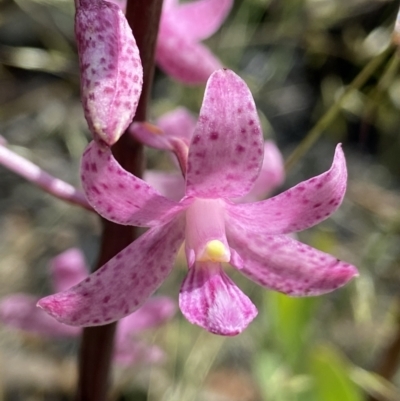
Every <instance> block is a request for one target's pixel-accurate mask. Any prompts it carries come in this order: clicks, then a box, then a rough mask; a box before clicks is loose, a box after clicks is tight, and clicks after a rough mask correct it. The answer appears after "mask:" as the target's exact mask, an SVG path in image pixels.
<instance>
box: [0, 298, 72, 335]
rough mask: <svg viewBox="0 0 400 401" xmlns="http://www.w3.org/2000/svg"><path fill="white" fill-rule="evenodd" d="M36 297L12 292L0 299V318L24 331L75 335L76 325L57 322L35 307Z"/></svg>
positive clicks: (8, 324)
mask: <svg viewBox="0 0 400 401" xmlns="http://www.w3.org/2000/svg"><path fill="white" fill-rule="evenodd" d="M37 301H38V298H37V297H33V296H30V295H26V294H12V295H9V296H8V297H5V298H3V299H2V300H1V301H0V320H1V321H2V322H3V323H4V324H6V325H7V326H11V327H14V328H16V329H20V330H23V331H26V332H30V333H35V334H40V335H44V336H50V337H53V336H54V337H59V336H65V337H71V336H72V337H75V336H77V335H78V334H79V332H80V329H79V328H78V327H71V326H67V325H64V324H61V323H59V322H57V320H55V319H54V318H52V317H51V316H49V315H48V314H47V313H46V312H44V311H42V310H41V309H39V308H37V307H36V303H37Z"/></svg>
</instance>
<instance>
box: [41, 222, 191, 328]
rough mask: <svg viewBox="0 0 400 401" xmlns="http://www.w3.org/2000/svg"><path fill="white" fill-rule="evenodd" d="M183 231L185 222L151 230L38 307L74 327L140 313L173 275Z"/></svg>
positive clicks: (91, 324) (101, 322)
mask: <svg viewBox="0 0 400 401" xmlns="http://www.w3.org/2000/svg"><path fill="white" fill-rule="evenodd" d="M184 231H185V229H184V218H183V217H178V218H176V219H174V220H173V221H172V222H170V223H168V224H166V225H164V226H158V227H154V228H151V229H150V230H148V231H147V232H146V233H145V234H143V235H142V236H141V237H140V238H138V239H137V240H136V241H134V242H133V243H132V244H131V245H129V246H127V247H126V248H125V249H124V250H122V251H121V252H120V253H118V254H117V255H116V256H115V257H114V258H112V259H111V260H110V261H109V262H107V263H106V264H105V265H104V266H103V267H101V268H100V269H99V270H97V271H96V272H95V273H93V274H91V275H90V276H89V277H88V278H87V279H85V280H84V281H82V282H81V283H79V284H78V285H76V286H75V287H72V288H71V289H69V290H67V291H64V292H61V293H58V294H55V295H51V296H49V297H46V298H43V299H41V300H40V301H39V302H38V306H39V307H41V308H43V309H44V310H45V311H46V312H48V313H49V314H50V315H52V316H53V317H55V318H56V319H57V320H59V321H60V322H63V323H66V324H70V325H72V326H98V325H102V324H105V323H110V322H113V321H115V320H118V319H121V318H123V317H125V316H127V315H129V314H130V313H133V312H135V311H136V310H137V309H138V308H139V307H140V306H141V305H142V304H143V303H144V302H145V301H146V299H147V298H149V297H150V295H151V294H153V293H154V291H155V290H156V289H157V288H158V287H159V286H160V285H161V283H162V282H163V281H164V280H165V278H166V277H167V276H168V274H169V273H170V271H171V269H172V266H173V263H174V259H175V256H176V253H177V251H178V249H179V246H180V245H181V243H182V241H183V238H184Z"/></svg>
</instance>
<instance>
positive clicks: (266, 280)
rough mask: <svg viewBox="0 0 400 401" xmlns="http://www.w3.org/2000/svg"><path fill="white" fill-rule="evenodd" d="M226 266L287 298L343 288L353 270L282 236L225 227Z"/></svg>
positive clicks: (353, 274)
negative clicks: (228, 251) (229, 253)
mask: <svg viewBox="0 0 400 401" xmlns="http://www.w3.org/2000/svg"><path fill="white" fill-rule="evenodd" d="M227 237H228V241H229V245H230V246H231V247H232V248H233V249H234V250H235V252H232V255H233V256H232V258H231V261H230V263H231V264H232V265H233V266H235V267H237V268H238V269H240V272H241V273H243V274H244V275H245V276H247V277H248V278H250V279H251V280H253V281H254V282H256V283H257V284H259V285H261V286H263V287H266V288H268V289H272V290H275V291H280V292H283V293H285V294H288V295H291V296H308V295H320V294H324V293H327V292H330V291H333V290H335V289H337V288H339V287H341V286H342V285H344V284H346V283H347V282H348V281H349V280H350V279H352V278H353V277H354V276H357V275H358V273H357V269H356V268H355V267H354V266H352V265H350V264H348V263H345V262H342V261H340V260H339V259H336V258H335V257H333V256H331V255H328V254H326V253H324V252H321V251H318V250H317V249H314V248H312V247H310V246H308V245H305V244H302V243H301V242H298V241H296V240H294V239H293V238H290V237H289V236H286V235H267V236H265V235H261V234H258V233H254V232H247V233H245V232H243V229H242V227H240V226H229V229H228V232H227Z"/></svg>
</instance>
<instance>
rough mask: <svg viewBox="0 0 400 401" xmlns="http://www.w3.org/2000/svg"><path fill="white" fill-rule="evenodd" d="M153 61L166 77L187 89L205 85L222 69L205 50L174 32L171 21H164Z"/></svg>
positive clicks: (215, 59) (198, 44) (166, 19)
mask: <svg viewBox="0 0 400 401" xmlns="http://www.w3.org/2000/svg"><path fill="white" fill-rule="evenodd" d="M156 61H157V64H158V66H159V67H160V68H161V69H162V70H163V71H164V72H165V73H166V74H168V75H170V76H171V77H172V78H174V79H176V80H177V81H179V82H182V83H184V84H188V85H199V84H203V83H205V82H206V81H207V79H208V78H209V76H210V75H211V74H212V72H213V71H215V70H217V69H218V68H221V66H222V65H221V62H220V61H219V60H218V59H217V58H216V57H215V56H214V55H213V53H212V52H211V51H210V50H209V49H208V48H207V47H206V46H204V45H203V44H201V43H196V42H194V41H192V40H190V38H188V37H187V36H185V35H182V34H181V33H180V32H178V31H177V30H176V29H174V25H173V21H170V20H169V19H168V18H164V17H163V18H162V19H161V23H160V29H159V34H158V39H157V47H156Z"/></svg>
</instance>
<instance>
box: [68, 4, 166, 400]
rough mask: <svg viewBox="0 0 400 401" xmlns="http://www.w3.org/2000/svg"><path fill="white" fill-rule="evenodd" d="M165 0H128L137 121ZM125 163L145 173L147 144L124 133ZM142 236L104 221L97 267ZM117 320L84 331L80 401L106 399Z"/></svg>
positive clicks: (117, 150) (121, 153) (120, 148)
mask: <svg viewBox="0 0 400 401" xmlns="http://www.w3.org/2000/svg"><path fill="white" fill-rule="evenodd" d="M161 8H162V0H128V5H127V12H126V17H127V20H128V22H129V25H130V26H131V28H132V31H133V34H134V36H135V39H136V42H137V45H138V47H139V51H140V57H141V59H142V64H143V90H142V95H141V98H140V100H139V105H138V108H137V111H136V116H135V120H136V121H145V120H146V114H147V103H148V100H149V97H150V93H151V86H152V81H153V75H154V52H155V45H156V40H157V34H158V25H159V21H160V15H161ZM113 153H114V156H115V158H116V159H117V160H118V162H119V163H120V164H121V166H122V167H123V168H124V169H125V170H127V171H130V172H131V173H133V174H135V175H136V176H138V177H141V176H142V174H143V165H144V156H143V146H142V145H141V144H140V143H138V142H136V141H135V140H134V139H132V137H131V136H128V135H123V136H122V137H121V139H120V140H119V141H118V142H117V144H116V145H114V147H113ZM138 236H139V232H138V230H137V229H135V228H132V227H129V226H120V225H117V224H114V223H111V222H109V221H106V220H103V235H102V242H101V249H100V255H99V259H98V262H97V265H96V268H95V269H94V270H97V269H98V268H99V267H101V266H102V265H103V264H104V263H106V262H107V261H108V260H109V259H111V258H112V257H113V256H114V255H116V254H117V253H118V252H119V251H121V250H122V249H123V248H125V247H126V246H127V245H128V244H130V243H131V242H132V240H134V239H135V238H137V237H138ZM115 329H116V323H112V324H108V325H106V326H97V327H88V328H85V329H84V331H83V336H82V343H81V350H80V358H79V359H80V361H79V382H78V390H77V396H76V401H105V400H106V399H107V392H108V387H109V380H110V377H109V376H110V374H109V373H110V366H111V358H112V353H113V340H114V334H115Z"/></svg>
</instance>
